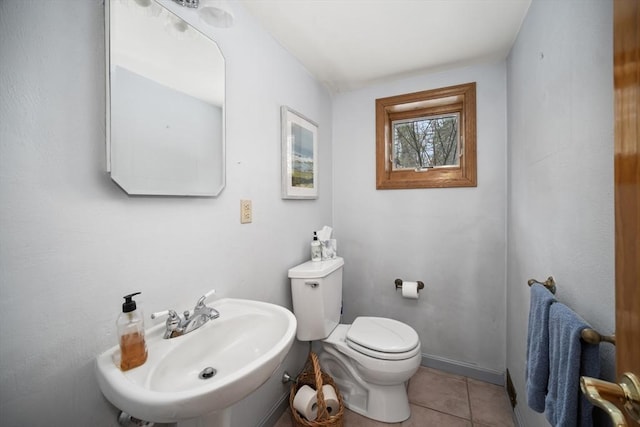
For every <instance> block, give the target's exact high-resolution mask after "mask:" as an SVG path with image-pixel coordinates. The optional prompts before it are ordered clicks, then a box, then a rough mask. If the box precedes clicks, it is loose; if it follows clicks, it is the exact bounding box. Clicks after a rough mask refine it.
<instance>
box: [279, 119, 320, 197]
mask: <svg viewBox="0 0 640 427" xmlns="http://www.w3.org/2000/svg"><path fill="white" fill-rule="evenodd" d="M280 113H281V120H282V198H283V199H317V198H318V125H317V124H316V123H314V122H313V121H311V120H309V119H308V118H306V117H304V116H303V115H302V114H300V113H298V112H296V111H294V110H292V109H291V108H289V107H286V106H282V108H281V109H280Z"/></svg>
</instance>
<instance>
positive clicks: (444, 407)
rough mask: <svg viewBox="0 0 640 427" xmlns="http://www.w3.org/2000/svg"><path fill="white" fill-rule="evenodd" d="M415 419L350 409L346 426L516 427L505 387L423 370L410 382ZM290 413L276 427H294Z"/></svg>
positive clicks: (412, 412) (345, 419)
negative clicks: (384, 419) (387, 419)
mask: <svg viewBox="0 0 640 427" xmlns="http://www.w3.org/2000/svg"><path fill="white" fill-rule="evenodd" d="M409 402H410V403H411V417H410V418H409V419H408V420H406V421H404V422H402V423H395V424H386V423H381V422H378V421H373V420H370V419H369V418H365V417H363V416H361V415H358V414H356V413H354V412H351V411H349V410H347V411H346V413H345V417H344V426H345V427H387V426H396V427H429V426H437V427H513V426H514V422H513V412H512V410H511V405H510V404H509V399H508V397H507V394H506V393H505V390H504V388H503V387H500V386H497V385H494V384H489V383H485V382H482V381H477V380H474V379H472V378H467V377H463V376H460V375H453V374H448V373H446V372H442V371H437V370H435V369H430V368H424V367H421V368H420V369H418V372H416V374H415V375H414V376H413V377H412V378H411V380H410V381H409ZM292 425H293V424H292V422H291V413H290V412H289V410H287V411H286V412H285V413H284V414H282V417H280V419H279V420H278V422H277V423H276V425H275V426H274V427H291V426H292Z"/></svg>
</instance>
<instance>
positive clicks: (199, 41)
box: [105, 0, 225, 196]
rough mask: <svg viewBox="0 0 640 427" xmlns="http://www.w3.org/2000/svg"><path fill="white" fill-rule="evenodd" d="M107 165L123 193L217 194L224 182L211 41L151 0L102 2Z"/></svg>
mask: <svg viewBox="0 0 640 427" xmlns="http://www.w3.org/2000/svg"><path fill="white" fill-rule="evenodd" d="M106 5H107V11H106V13H105V17H106V20H107V25H106V42H107V74H108V76H107V159H108V160H107V169H108V170H109V172H110V173H111V178H112V179H113V180H114V181H115V182H116V183H117V184H118V185H119V186H120V187H121V188H122V189H123V190H124V191H126V192H127V193H128V194H141V195H176V196H216V195H218V194H219V193H220V192H221V191H222V189H223V188H224V185H225V158H224V157H225V154H224V153H225V148H224V147H225V140H224V136H225V129H224V123H225V111H224V100H225V70H224V57H223V56H222V52H221V51H220V49H219V48H218V45H217V44H216V43H215V42H214V41H212V40H211V39H209V38H208V37H206V36H205V35H204V34H202V33H201V32H199V31H198V30H196V29H195V28H193V27H192V26H190V25H189V24H188V23H187V22H185V21H184V20H182V19H180V18H179V17H178V16H176V15H174V14H173V13H171V12H169V11H168V10H167V9H165V8H164V7H162V6H161V5H159V4H158V3H156V2H155V1H154V0H108V1H107V2H106Z"/></svg>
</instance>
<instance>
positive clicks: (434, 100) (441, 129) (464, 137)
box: [376, 83, 477, 189]
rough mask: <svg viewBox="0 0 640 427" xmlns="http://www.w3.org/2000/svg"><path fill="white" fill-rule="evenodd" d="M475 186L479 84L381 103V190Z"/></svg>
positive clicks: (378, 149)
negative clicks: (477, 86) (477, 88)
mask: <svg viewBox="0 0 640 427" xmlns="http://www.w3.org/2000/svg"><path fill="white" fill-rule="evenodd" d="M476 182H477V181H476V84H475V83H467V84H463V85H458V86H451V87H446V88H441V89H434V90H428V91H424V92H416V93H409V94H405V95H398V96H392V97H389V98H381V99H377V100H376V188H378V189H393V188H434V187H475V186H476V185H477V184H476Z"/></svg>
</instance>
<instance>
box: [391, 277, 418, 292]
mask: <svg viewBox="0 0 640 427" xmlns="http://www.w3.org/2000/svg"><path fill="white" fill-rule="evenodd" d="M394 283H395V284H396V290H398V289H402V279H396V280H395V281H394ZM417 283H418V291H420V290H421V289H424V282H421V281H419V280H418V281H417Z"/></svg>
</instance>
